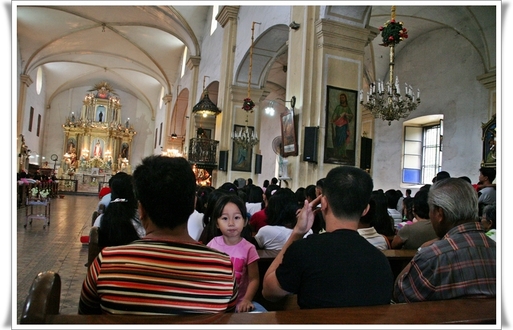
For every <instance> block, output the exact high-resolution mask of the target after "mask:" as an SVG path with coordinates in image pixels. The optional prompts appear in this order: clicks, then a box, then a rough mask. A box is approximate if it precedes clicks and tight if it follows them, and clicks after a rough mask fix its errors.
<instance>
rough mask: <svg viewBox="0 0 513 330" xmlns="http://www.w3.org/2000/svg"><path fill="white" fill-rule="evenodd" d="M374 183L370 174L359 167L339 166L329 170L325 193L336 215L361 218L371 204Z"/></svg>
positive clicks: (324, 188)
mask: <svg viewBox="0 0 513 330" xmlns="http://www.w3.org/2000/svg"><path fill="white" fill-rule="evenodd" d="M373 187H374V183H373V182H372V178H371V177H370V175H369V174H368V173H367V172H365V171H364V170H361V169H359V168H357V167H352V166H339V167H335V168H333V169H332V170H330V171H329V172H328V175H327V176H326V178H325V180H324V187H323V195H324V196H325V197H326V198H327V200H328V203H329V205H330V207H331V209H332V211H333V215H335V216H336V217H346V218H351V219H355V220H357V221H358V220H359V219H360V216H361V215H362V212H363V210H364V209H365V208H366V207H367V205H368V204H369V200H370V196H371V192H372V188H373Z"/></svg>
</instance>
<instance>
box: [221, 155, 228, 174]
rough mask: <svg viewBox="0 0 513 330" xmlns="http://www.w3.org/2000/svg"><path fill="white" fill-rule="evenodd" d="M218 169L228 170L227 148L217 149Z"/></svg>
mask: <svg viewBox="0 0 513 330" xmlns="http://www.w3.org/2000/svg"><path fill="white" fill-rule="evenodd" d="M219 170H220V171H225V172H226V171H228V150H221V151H219Z"/></svg>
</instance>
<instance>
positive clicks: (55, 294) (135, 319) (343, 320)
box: [20, 271, 497, 325]
mask: <svg viewBox="0 0 513 330" xmlns="http://www.w3.org/2000/svg"><path fill="white" fill-rule="evenodd" d="M60 289H61V281H60V277H59V274H57V273H55V272H51V271H48V272H42V273H40V274H38V275H37V276H36V278H35V280H34V282H33V284H32V286H31V288H30V290H29V295H28V297H27V299H26V300H25V304H24V306H23V309H22V315H21V317H20V324H409V325H411V324H443V323H449V324H497V317H496V311H497V306H496V299H495V298H487V299H454V300H440V301H428V302H419V303H410V304H391V305H380V306H365V307H342V308H321V309H309V310H285V311H273V312H266V313H219V314H190V315H168V316H141V315H106V314H105V315H78V314H67V315H63V314H59V304H60Z"/></svg>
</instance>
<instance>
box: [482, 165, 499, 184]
mask: <svg viewBox="0 0 513 330" xmlns="http://www.w3.org/2000/svg"><path fill="white" fill-rule="evenodd" d="M479 172H481V174H482V175H483V176H486V177H488V181H490V182H493V180H495V176H496V175H497V173H496V172H495V169H494V168H492V167H481V168H480V169H479Z"/></svg>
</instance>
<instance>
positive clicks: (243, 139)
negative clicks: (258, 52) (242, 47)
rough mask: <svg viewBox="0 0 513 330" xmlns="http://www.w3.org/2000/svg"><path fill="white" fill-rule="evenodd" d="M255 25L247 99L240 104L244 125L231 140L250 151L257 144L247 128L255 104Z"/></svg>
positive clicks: (253, 135) (252, 26) (250, 53)
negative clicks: (252, 97)
mask: <svg viewBox="0 0 513 330" xmlns="http://www.w3.org/2000/svg"><path fill="white" fill-rule="evenodd" d="M255 24H260V23H258V22H253V24H252V25H251V46H250V47H249V71H248V97H247V98H245V99H244V102H243V104H242V109H243V110H244V111H246V125H245V126H244V128H242V129H241V130H240V131H238V132H232V140H233V142H235V143H237V144H238V145H240V146H241V147H242V148H244V149H251V148H253V146H255V145H256V144H257V143H258V141H259V140H258V136H257V135H256V133H255V131H254V130H252V131H251V132H250V129H249V127H248V116H249V113H250V112H253V107H254V106H255V103H254V102H253V101H252V100H251V69H252V67H253V38H254V32H255Z"/></svg>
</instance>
